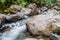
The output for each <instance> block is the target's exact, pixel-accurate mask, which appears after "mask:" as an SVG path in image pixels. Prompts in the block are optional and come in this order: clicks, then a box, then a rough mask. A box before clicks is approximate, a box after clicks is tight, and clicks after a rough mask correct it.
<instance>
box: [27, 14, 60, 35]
mask: <svg viewBox="0 0 60 40" xmlns="http://www.w3.org/2000/svg"><path fill="white" fill-rule="evenodd" d="M56 19H57V20H56ZM59 19H60V15H54V14H49V15H48V14H46V15H37V16H33V17H32V18H31V20H29V21H28V22H27V28H28V30H29V32H31V33H32V34H33V35H40V34H43V35H45V36H49V35H50V34H51V32H53V30H54V31H55V30H56V29H57V30H60V26H59V24H60V23H59V22H60V20H59ZM55 21H56V22H55ZM56 23H57V24H56ZM56 25H57V26H56Z"/></svg>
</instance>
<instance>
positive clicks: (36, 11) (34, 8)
mask: <svg viewBox="0 0 60 40" xmlns="http://www.w3.org/2000/svg"><path fill="white" fill-rule="evenodd" d="M27 8H29V9H31V10H32V12H31V14H30V15H31V16H32V15H37V14H40V8H37V5H36V4H35V3H31V4H29V5H28V6H27Z"/></svg>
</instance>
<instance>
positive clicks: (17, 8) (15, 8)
mask: <svg viewBox="0 0 60 40" xmlns="http://www.w3.org/2000/svg"><path fill="white" fill-rule="evenodd" d="M22 8H23V7H21V6H19V5H12V6H11V7H10V8H8V9H7V10H5V11H4V12H5V13H6V14H16V13H17V12H20V11H21V9H22Z"/></svg>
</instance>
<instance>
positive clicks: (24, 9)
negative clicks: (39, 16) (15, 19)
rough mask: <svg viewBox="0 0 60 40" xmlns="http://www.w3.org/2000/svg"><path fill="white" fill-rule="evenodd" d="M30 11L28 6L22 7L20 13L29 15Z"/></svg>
mask: <svg viewBox="0 0 60 40" xmlns="http://www.w3.org/2000/svg"><path fill="white" fill-rule="evenodd" d="M31 12H32V10H31V9H29V8H22V10H21V13H22V14H24V15H29V14H30V13H31Z"/></svg>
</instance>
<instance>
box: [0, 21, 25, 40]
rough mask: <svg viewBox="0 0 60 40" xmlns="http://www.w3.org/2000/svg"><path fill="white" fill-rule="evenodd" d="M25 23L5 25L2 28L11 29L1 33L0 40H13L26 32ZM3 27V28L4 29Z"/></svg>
mask: <svg viewBox="0 0 60 40" xmlns="http://www.w3.org/2000/svg"><path fill="white" fill-rule="evenodd" d="M25 23H26V21H25V20H24V21H18V22H15V23H11V24H5V25H4V26H9V27H10V28H12V29H11V30H10V31H7V32H5V33H3V35H2V36H1V39H0V40H15V39H16V38H17V37H18V35H19V34H20V33H23V32H24V31H26V25H25ZM4 26H3V27H4Z"/></svg>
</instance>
